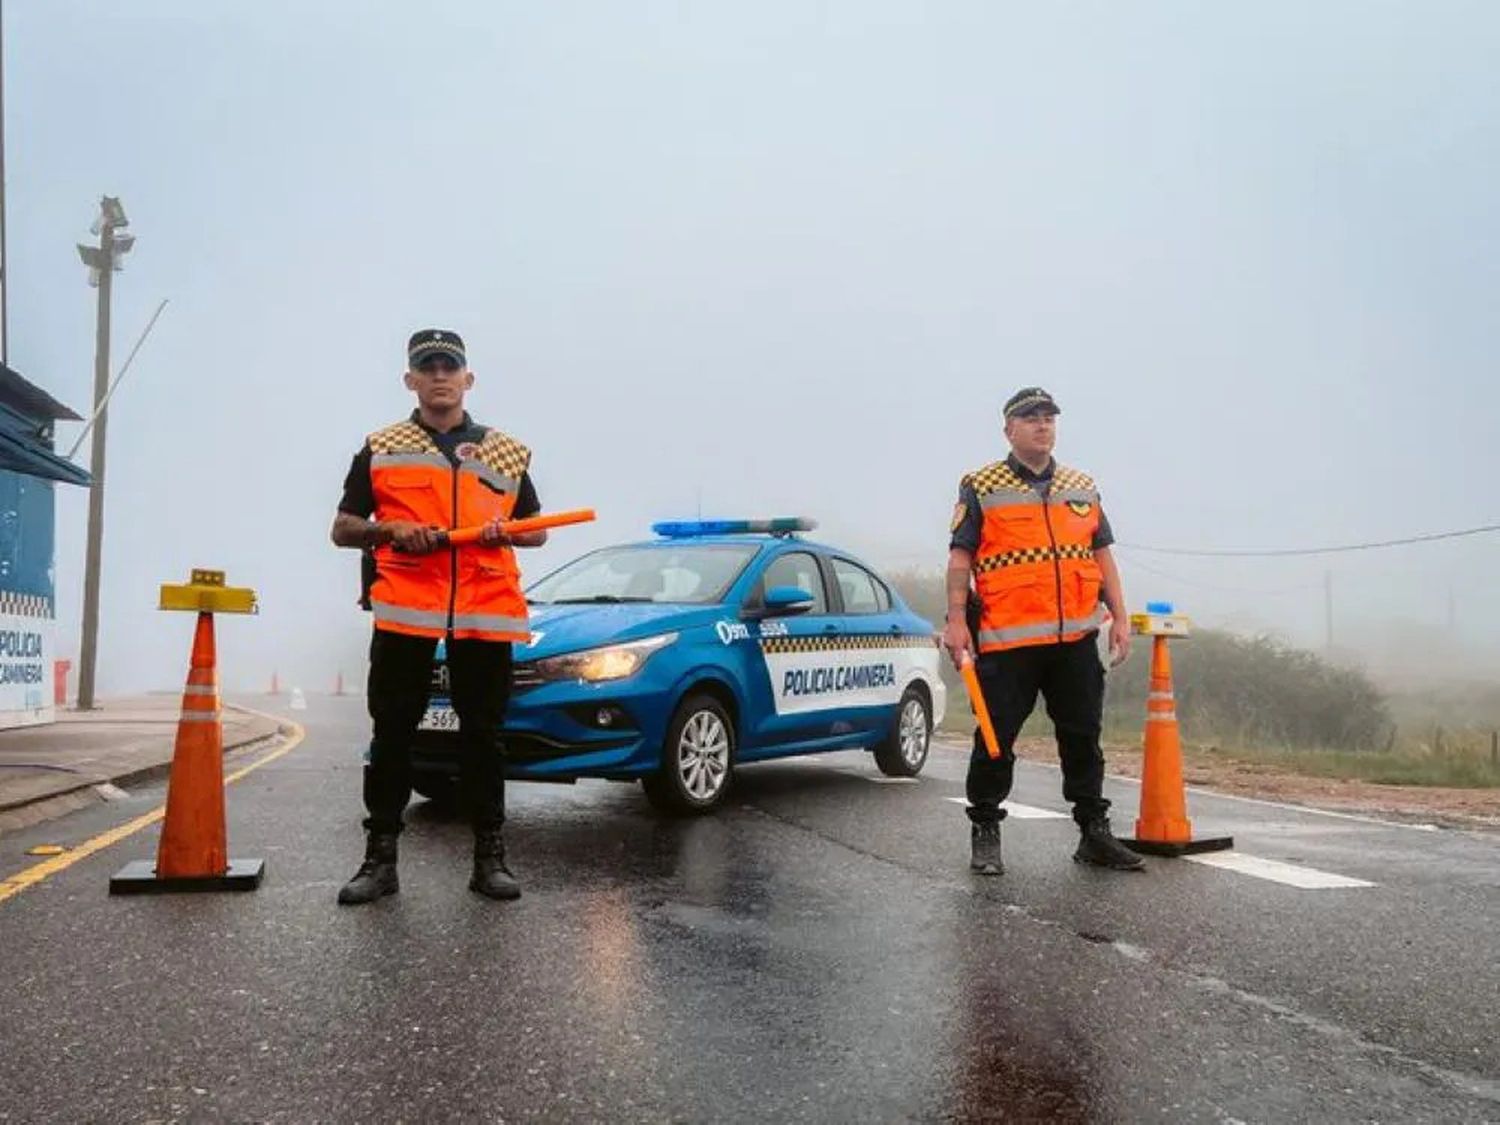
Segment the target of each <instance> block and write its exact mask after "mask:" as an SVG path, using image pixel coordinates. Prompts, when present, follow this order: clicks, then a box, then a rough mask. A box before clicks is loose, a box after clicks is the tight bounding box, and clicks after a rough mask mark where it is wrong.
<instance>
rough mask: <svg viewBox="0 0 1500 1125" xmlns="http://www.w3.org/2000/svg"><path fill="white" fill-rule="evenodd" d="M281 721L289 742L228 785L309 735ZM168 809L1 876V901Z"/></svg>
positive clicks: (229, 782)
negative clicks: (286, 726)
mask: <svg viewBox="0 0 1500 1125" xmlns="http://www.w3.org/2000/svg"><path fill="white" fill-rule="evenodd" d="M277 721H278V722H285V723H287V724H288V725H289V726H290V727H291V728H292V733H291V736H290V737H288V739H287V740H286V742H285V743H283V744H282V745H281V746H278V747H277V748H276V749H275V750H272V751H271V752H270V753H269V754H266V755H265V756H264V757H261V758H257V759H256V760H255V761H253V762H251V763H250V764H249V765H248V766H245V767H243V768H242V769H237V770H235V771H234V772H233V773H231V774H230V775H229V776H228V777H226V778H225V779H224V784H225V785H233V784H234V783H235V782H236V781H238V780H239V779H240V778H242V777H244V776H245V775H246V774H248V773H253V772H254V771H256V770H258V769H260V767H261V766H264V765H267V764H268V763H270V762H274V761H275V760H276V759H277V758H280V757H282V756H283V755H285V754H290V753H291V752H292V751H293V750H295V749H297V747H298V746H300V745H301V744H302V740H303V739H304V738H306V737H307V731H306V730H304V729H303V728H302V727H301V726H299V725H298V724H296V723H293V722H290V721H289V720H286V719H278V720H277ZM166 812H167V806H166V805H158V806H157V807H156V808H154V809H152V810H151V811H150V812H148V813H146V814H144V815H142V816H138V817H136V818H135V819H134V820H128V821H126V822H125V823H124V824H121V825H120V826H118V827H116V828H111V829H110V830H109V831H108V832H101V833H100V834H99V835H97V836H95V837H94V838H93V839H91V840H85V841H84V842H83V843H81V844H79V845H78V846H77V847H76V848H74V849H73V850H72V851H69V852H65V853H64V854H62V855H59V856H54V857H53V858H51V859H48V860H44V861H42V862H41V863H35V864H32V865H31V866H30V867H28V868H26V869H25V870H24V871H18V872H17V873H16V874H14V875H12V876H11V877H10V878H8V879H5V880H0V902H4V901H5V900H6V899H8V898H12V897H14V896H15V895H18V894H20V893H21V892H22V891H24V890H25V889H26V888H27V887H34V886H36V885H37V884H38V883H40V882H41V881H42V880H43V879H46V878H49V877H50V876H53V875H56V874H57V873H58V872H59V871H62V870H64V869H66V868H69V867H72V866H73V865H74V864H75V863H77V862H78V861H79V860H81V859H87V858H88V857H89V856H91V855H93V854H94V853H95V852H99V851H103V850H104V849H105V848H107V847H109V846H110V845H111V844H117V843H119V842H120V841H121V840H123V839H125V838H126V837H127V836H134V835H135V834H136V833H137V832H139V831H140V830H141V829H142V828H147V827H149V826H151V825H153V824H155V823H156V822H157V821H158V820H160V819H161V818H162V817H163V816H165V815H166Z"/></svg>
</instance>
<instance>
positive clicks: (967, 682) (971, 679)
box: [958, 650, 1000, 760]
mask: <svg viewBox="0 0 1500 1125" xmlns="http://www.w3.org/2000/svg"><path fill="white" fill-rule="evenodd" d="M958 672H959V675H961V676H962V677H963V680H964V688H965V689H966V690H967V691H968V693H969V702H970V703H971V704H973V706H974V717H975V718H976V719H977V720H978V721H979V733H980V734H981V735H982V736H983V737H984V748H985V751H986V752H987V753H988V754H989V756H990V757H991V758H994V759H997V760H998V759H999V757H1000V740H999V739H998V738H996V737H995V724H994V723H993V722H992V721H991V720H990V708H989V705H988V704H987V703H985V701H984V691H983V689H981V688H980V686H979V673H978V672H976V671H975V670H974V657H973V656H971V655H970V654H969V652H968V651H967V650H966V651H965V652H964V657H963V660H961V661H960V662H959V665H958Z"/></svg>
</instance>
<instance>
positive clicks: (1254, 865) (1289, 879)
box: [1183, 852, 1375, 891]
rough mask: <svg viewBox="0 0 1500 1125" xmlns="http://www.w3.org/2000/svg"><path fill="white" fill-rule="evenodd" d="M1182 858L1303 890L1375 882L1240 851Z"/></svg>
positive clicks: (1343, 887) (1320, 889)
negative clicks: (1262, 857)
mask: <svg viewBox="0 0 1500 1125" xmlns="http://www.w3.org/2000/svg"><path fill="white" fill-rule="evenodd" d="M1183 858H1184V859H1186V860H1187V861H1188V862H1189V863H1201V864H1202V865H1203V866H1205V867H1217V868H1220V869H1221V870H1224V871H1234V872H1237V873H1238V874H1240V875H1253V876H1254V877H1255V878H1257V879H1269V880H1270V881H1271V882H1273V883H1284V884H1286V885H1287V886H1289V887H1298V888H1300V889H1302V890H1307V891H1331V890H1341V889H1346V888H1351V887H1373V886H1375V884H1374V883H1371V882H1368V881H1367V880H1364V879H1351V878H1350V877H1349V876H1347V875H1335V874H1334V873H1333V872H1331V871H1319V870H1318V869H1317V868H1315V867H1302V866H1300V865H1298V864H1295V863H1282V862H1281V861H1280V860H1277V859H1261V858H1260V857H1259V856H1253V855H1246V854H1245V853H1243V852H1211V853H1208V854H1206V855H1190V856H1184V857H1183Z"/></svg>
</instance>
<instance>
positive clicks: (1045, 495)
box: [1038, 484, 1063, 641]
mask: <svg viewBox="0 0 1500 1125" xmlns="http://www.w3.org/2000/svg"><path fill="white" fill-rule="evenodd" d="M1051 494H1052V486H1051V485H1050V484H1049V485H1048V486H1047V490H1046V491H1045V492H1041V491H1039V492H1038V495H1039V496H1041V498H1042V520H1043V521H1044V522H1045V523H1046V524H1047V539H1048V540H1049V541H1050V542H1051V544H1052V574H1053V576H1054V577H1055V578H1056V579H1057V639H1058V640H1059V641H1061V640H1062V639H1063V588H1062V559H1060V558H1058V556H1057V536H1056V535H1054V534H1053V533H1052V497H1051Z"/></svg>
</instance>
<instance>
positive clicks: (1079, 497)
mask: <svg viewBox="0 0 1500 1125" xmlns="http://www.w3.org/2000/svg"><path fill="white" fill-rule="evenodd" d="M1049 499H1051V501H1052V502H1053V503H1054V504H1067V503H1070V502H1071V503H1074V504H1097V503H1099V494H1098V493H1097V492H1090V491H1089V490H1088V489H1086V488H1060V489H1058V490H1057V491H1056V492H1054V493H1051V494H1050V496H1049Z"/></svg>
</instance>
